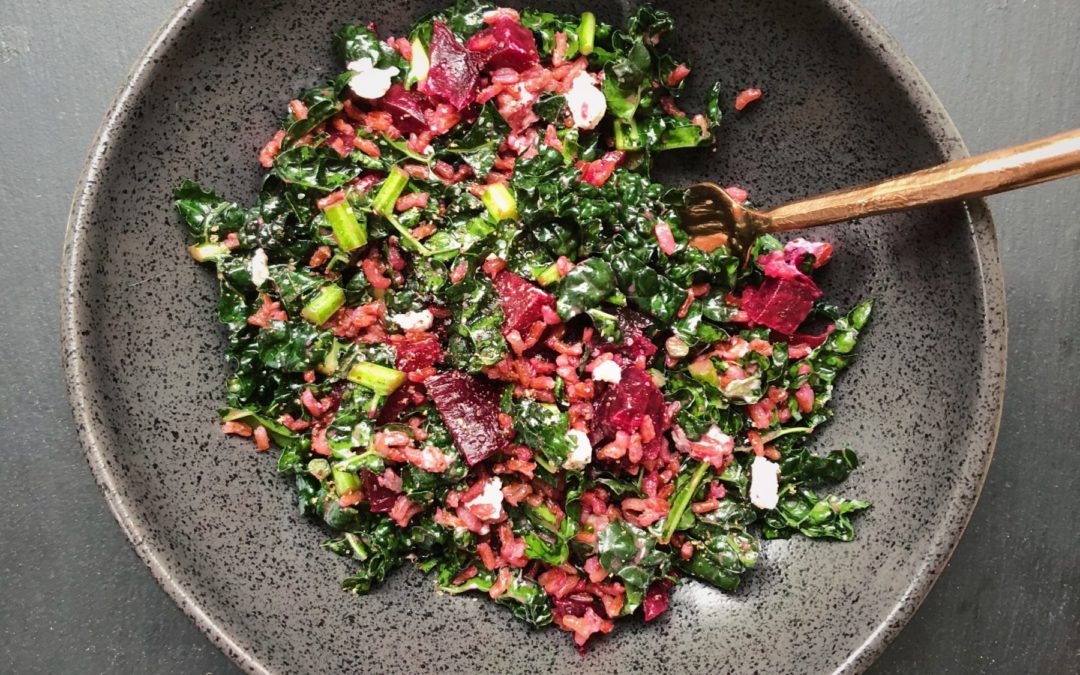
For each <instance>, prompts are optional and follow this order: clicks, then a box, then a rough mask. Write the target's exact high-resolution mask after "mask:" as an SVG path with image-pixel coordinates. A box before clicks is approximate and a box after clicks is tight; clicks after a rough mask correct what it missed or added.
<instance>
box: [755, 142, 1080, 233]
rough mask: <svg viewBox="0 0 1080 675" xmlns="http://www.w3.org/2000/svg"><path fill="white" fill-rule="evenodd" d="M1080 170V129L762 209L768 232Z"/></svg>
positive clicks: (1009, 186)
mask: <svg viewBox="0 0 1080 675" xmlns="http://www.w3.org/2000/svg"><path fill="white" fill-rule="evenodd" d="M1076 173H1080V129H1073V130H1072V131H1066V132H1065V133H1061V134H1057V135H1056V136H1050V137H1048V138H1043V139H1040V140H1037V141H1031V142H1030V143H1024V144H1023V145H1014V146H1012V147H1010V148H1004V149H1002V150H995V151H994V152H988V153H986V154H985V155H978V156H976V157H967V158H964V159H957V160H954V161H951V162H946V163H945V164H940V165H938V166H934V167H930V168H929V169H923V170H922V171H916V172H914V173H909V174H905V175H903V176H898V177H896V178H889V179H887V180H883V181H880V182H877V183H870V184H869V185H862V186H859V187H853V188H847V189H844V190H837V191H835V192H829V193H827V194H824V195H820V196H817V197H810V198H808V199H800V200H798V201H795V202H790V203H788V204H784V205H783V206H778V207H776V208H774V209H771V210H769V211H766V212H765V213H764V214H763V215H765V216H766V217H767V218H768V219H769V220H771V221H772V222H771V226H770V227H769V228H768V229H769V230H770V231H774V232H782V231H785V230H796V229H799V228H803V227H813V226H815V225H826V224H828V223H837V222H840V221H844V220H851V219H853V218H861V217H863V216H872V215H875V214H878V213H891V212H893V211H903V210H906V209H909V208H912V207H914V206H925V205H929V204H937V203H939V202H946V201H952V200H954V199H963V198H965V197H981V196H984V195H990V194H995V193H998V192H1005V191H1008V190H1015V189H1016V188H1021V187H1025V186H1028V185H1034V184H1036V183H1042V182H1044V181H1048V180H1054V179H1056V178H1064V177H1066V176H1071V175H1074V174H1076Z"/></svg>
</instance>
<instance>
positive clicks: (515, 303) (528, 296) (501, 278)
mask: <svg viewBox="0 0 1080 675" xmlns="http://www.w3.org/2000/svg"><path fill="white" fill-rule="evenodd" d="M494 284H495V290H496V291H498V293H499V306H500V307H502V311H503V334H504V335H505V334H506V333H509V332H510V331H512V330H516V331H518V332H519V333H522V334H524V333H525V331H526V330H528V329H529V327H530V326H532V325H533V323H535V322H537V321H543V320H544V306H545V305H546V306H547V307H550V308H552V309H555V297H554V296H552V295H550V294H549V293H545V292H544V291H543V290H541V289H540V287H539V286H536V285H535V284H533V283H531V282H529V281H528V280H526V279H524V278H522V277H520V276H518V275H516V274H514V273H513V272H507V271H506V270H503V271H502V272H499V273H498V274H497V275H496V276H495V281H494Z"/></svg>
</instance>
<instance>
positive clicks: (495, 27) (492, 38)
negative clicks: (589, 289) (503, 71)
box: [465, 16, 540, 73]
mask: <svg viewBox="0 0 1080 675" xmlns="http://www.w3.org/2000/svg"><path fill="white" fill-rule="evenodd" d="M465 46H466V47H468V48H469V49H470V50H472V51H475V52H477V53H479V54H483V56H484V62H485V66H484V67H485V68H487V69H489V70H494V69H496V68H513V69H514V70H516V71H518V72H519V73H520V72H521V71H523V70H525V69H527V68H528V67H529V66H533V65H536V64H537V63H539V62H540V55H539V54H538V53H537V51H536V39H535V38H534V37H533V33H532V31H531V30H529V29H528V28H526V27H525V26H522V25H521V24H520V23H518V22H517V21H515V20H514V19H513V18H511V17H509V16H500V17H498V18H497V19H495V23H493V24H492V25H491V28H487V29H485V30H482V31H480V32H478V33H476V34H475V35H473V36H472V37H471V38H469V41H468V42H467V43H466V45H465Z"/></svg>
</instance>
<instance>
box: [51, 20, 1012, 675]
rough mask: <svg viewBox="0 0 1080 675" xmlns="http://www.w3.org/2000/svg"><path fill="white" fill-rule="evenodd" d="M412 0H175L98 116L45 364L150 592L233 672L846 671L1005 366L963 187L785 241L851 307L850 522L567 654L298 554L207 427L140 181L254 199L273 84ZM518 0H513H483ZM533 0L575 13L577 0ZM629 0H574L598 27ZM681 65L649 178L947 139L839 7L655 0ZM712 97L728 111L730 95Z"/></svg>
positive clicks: (201, 389) (176, 265)
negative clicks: (719, 118) (711, 108)
mask: <svg viewBox="0 0 1080 675" xmlns="http://www.w3.org/2000/svg"><path fill="white" fill-rule="evenodd" d="M441 4H442V3H441V2H420V1H404V2H398V3H379V2H371V1H368V0H349V1H347V2H346V1H341V0H330V1H327V0H297V1H294V2H274V3H250V2H248V3H245V2H206V3H200V2H195V3H191V4H189V5H187V6H186V7H185V8H182V9H181V11H180V15H179V18H177V19H176V20H174V23H173V25H172V26H171V27H170V28H169V29H168V31H167V32H166V33H165V35H164V37H163V38H162V39H161V40H160V41H159V42H158V43H157V44H156V46H155V47H154V48H153V50H152V52H151V54H150V56H149V57H148V58H149V60H148V61H147V62H146V63H145V64H144V67H142V68H141V69H140V70H138V71H137V74H136V77H135V79H134V80H133V82H132V85H131V87H129V89H128V90H127V91H126V92H125V93H124V94H123V96H122V98H121V100H120V102H119V104H118V107H117V108H116V109H115V110H114V113H113V115H112V117H111V118H110V120H109V121H108V122H107V124H106V126H105V127H104V129H103V134H104V135H103V138H102V145H101V146H100V147H99V148H98V151H97V154H96V156H95V159H94V161H93V162H92V164H91V165H90V168H89V171H88V175H87V180H86V182H85V183H84V186H83V191H82V193H81V196H80V197H79V198H78V199H77V201H76V209H75V211H74V213H73V220H72V231H71V233H70V240H69V246H68V251H67V253H66V256H67V258H66V262H65V273H66V293H65V298H64V303H65V336H64V338H65V358H66V361H67V366H68V372H69V380H70V383H71V393H72V401H73V406H74V408H75V412H76V418H77V420H78V422H79V426H80V430H81V433H82V435H83V439H84V442H85V444H86V445H87V450H88V454H89V456H90V460H91V464H92V466H93V467H94V469H95V471H96V472H97V475H98V478H99V480H100V481H101V482H102V485H103V487H104V489H105V491H106V495H107V497H108V498H109V500H110V502H111V504H112V506H113V508H114V510H115V511H116V512H117V515H118V518H119V519H120V520H121V522H122V524H123V526H124V527H125V529H126V530H127V532H128V534H129V536H131V538H132V540H133V542H134V543H135V544H136V547H137V549H138V550H139V552H140V554H141V555H143V556H144V558H145V559H147V561H148V562H149V563H150V564H151V567H152V568H153V569H154V571H155V574H156V575H157V576H158V577H159V579H161V581H162V583H163V585H164V586H165V587H166V589H167V590H169V592H170V593H172V594H173V595H174V597H176V598H177V599H178V600H179V601H180V602H181V603H182V604H183V605H184V606H185V609H186V610H187V611H188V612H189V613H191V614H192V615H193V616H194V617H195V618H196V620H197V621H199V623H200V625H201V626H203V628H204V629H205V630H206V631H207V632H208V634H210V636H211V637H212V638H213V639H214V640H215V641H216V642H217V643H218V644H219V645H222V646H223V647H225V648H227V649H228V650H229V651H230V652H231V653H232V654H233V656H234V657H235V658H237V659H238V661H239V662H240V663H241V665H243V666H245V667H246V668H248V669H250V670H263V669H266V670H271V671H278V672H328V671H332V670H339V671H340V670H356V669H360V668H366V669H371V670H377V671H383V672H387V671H391V670H416V669H421V668H422V667H423V666H431V665H432V664H435V663H438V664H440V667H441V668H440V669H443V668H445V670H447V671H449V672H477V671H497V672H537V671H542V672H564V671H565V672H571V671H574V672H577V671H581V670H604V671H612V670H618V671H622V670H630V669H634V670H651V671H657V670H659V671H663V672H687V671H688V672H699V671H705V670H706V669H708V670H710V671H712V670H717V669H719V670H721V671H723V670H728V669H730V670H738V671H744V670H748V669H756V670H760V671H762V672H774V673H781V672H795V671H798V672H807V671H825V670H833V669H837V668H841V669H858V668H859V667H861V666H864V665H865V664H866V663H868V662H869V660H870V659H872V657H873V656H874V655H875V654H876V653H877V652H878V651H879V650H880V648H882V646H883V645H884V643H885V641H886V640H887V639H888V637H890V636H891V635H892V634H893V633H894V632H895V631H896V630H898V629H899V627H900V626H901V625H902V623H903V622H904V621H905V620H906V618H907V616H909V615H910V613H911V612H913V611H914V609H915V607H916V606H917V605H918V602H919V601H920V600H921V598H922V597H923V595H924V594H925V592H926V591H927V590H928V589H929V586H930V584H931V583H932V581H933V579H934V577H935V576H936V573H937V571H938V570H939V569H940V568H941V567H942V566H943V565H944V561H945V559H946V558H947V556H948V553H949V552H950V551H951V548H952V545H953V544H954V543H955V541H956V539H957V538H958V537H959V535H960V532H961V531H962V529H963V525H964V523H965V522H966V519H967V516H968V514H969V513H970V508H971V507H972V506H973V504H974V500H975V498H976V496H977V493H978V488H979V485H980V484H981V479H982V476H983V474H984V471H985V467H986V464H987V462H988V460H989V455H990V450H991V447H992V443H993V437H994V433H995V430H996V419H997V413H998V411H999V407H1000V393H1001V377H1002V369H1003V364H1004V357H1003V348H1004V328H1003V316H1002V313H1003V299H1002V294H1001V290H1000V267H999V265H998V262H997V253H996V248H995V245H994V241H993V229H992V225H991V224H990V221H989V218H988V216H987V215H986V213H985V212H984V211H983V210H982V208H981V206H980V205H979V204H972V205H968V206H967V207H965V206H964V205H953V206H944V207H937V208H932V209H925V210H921V211H917V212H912V213H908V214H896V215H891V216H886V217H877V218H869V219H866V220H865V221H863V222H861V223H858V224H848V225H843V226H838V227H832V228H826V229H823V230H819V231H818V232H815V233H814V235H815V236H818V237H822V238H824V239H827V240H829V241H832V242H833V243H834V245H835V246H836V248H837V254H836V255H835V256H834V258H833V262H832V263H830V265H829V266H828V267H827V268H826V271H825V272H824V274H823V275H822V284H823V287H824V288H825V291H826V294H827V297H829V298H831V299H833V300H834V301H835V302H836V303H837V304H838V305H840V306H841V307H848V306H850V305H852V304H854V303H855V302H857V301H858V300H860V299H862V298H866V297H874V298H876V299H877V305H876V308H875V316H874V318H873V320H872V324H871V328H870V329H869V330H868V332H867V334H866V337H865V339H864V341H863V342H862V346H861V352H860V356H859V358H858V360H857V361H856V363H855V364H854V365H853V366H852V367H851V368H850V370H849V371H848V372H847V373H846V374H845V375H843V376H842V378H841V380H840V382H839V386H838V390H837V394H836V398H835V404H834V409H835V412H836V419H835V420H834V421H833V422H832V423H830V425H828V427H827V428H826V429H824V430H823V433H821V434H820V436H819V439H818V441H817V444H816V446H815V447H816V448H817V449H818V450H819V451H822V452H824V451H827V450H830V449H833V448H837V447H844V446H846V447H851V448H853V449H855V450H856V451H857V453H858V454H859V456H860V458H861V460H862V464H863V466H862V467H861V468H860V469H859V471H857V472H856V473H855V474H854V475H853V476H852V478H851V479H850V480H849V481H848V482H847V483H846V484H845V485H843V486H842V491H843V493H845V494H847V495H850V496H861V497H865V498H868V499H870V500H872V501H873V503H874V508H873V510H871V511H870V512H869V513H867V514H865V515H863V516H861V517H860V518H859V521H858V523H857V529H858V532H859V538H858V540H857V541H856V542H855V543H853V544H833V543H826V542H813V541H807V540H801V539H797V540H793V541H790V542H788V541H774V542H768V543H766V544H764V555H763V559H762V561H761V563H760V565H759V569H758V570H756V571H755V572H753V573H752V574H750V575H749V576H748V578H747V579H746V582H745V585H744V586H743V587H742V588H741V589H740V590H739V591H738V592H736V593H733V594H725V593H721V592H719V591H717V590H715V589H712V588H709V587H706V586H704V585H701V584H698V583H688V584H686V585H684V586H682V587H680V588H679V589H678V590H677V591H676V593H675V598H674V601H673V603H672V610H671V611H670V612H669V613H668V614H667V615H666V616H665V617H663V618H662V619H661V620H658V621H656V622H655V623H654V624H653V625H649V626H645V625H644V624H641V623H637V624H635V623H631V624H630V625H628V626H622V627H620V628H618V629H617V630H616V631H615V632H614V633H613V634H612V635H610V636H608V637H607V638H605V639H603V640H598V641H596V643H595V644H594V645H593V646H592V648H591V650H590V652H589V654H588V656H586V657H584V658H582V657H579V656H578V655H577V654H576V653H575V651H574V649H573V647H572V645H571V643H570V640H569V639H567V637H566V636H565V635H563V634H561V633H560V632H559V631H557V630H554V629H552V630H548V631H543V632H534V631H531V630H529V629H528V628H527V627H525V626H524V625H522V624H519V623H517V622H516V621H514V620H513V619H512V618H511V617H510V616H509V614H508V613H507V612H505V611H504V610H502V609H500V608H497V607H495V606H494V605H492V604H491V603H488V602H482V601H478V600H474V599H466V598H461V597H450V596H446V595H438V594H436V593H435V592H433V591H434V589H433V583H432V581H431V580H430V579H429V578H425V577H424V576H423V575H421V574H420V573H419V572H416V571H415V570H411V569H406V570H402V571H400V572H398V573H396V574H394V575H393V577H392V578H391V579H389V580H388V581H387V583H385V584H384V585H383V587H382V588H380V589H378V590H376V591H375V592H373V593H371V594H370V595H368V596H364V597H361V598H357V597H353V596H351V595H348V594H346V593H343V592H341V591H340V590H339V588H338V583H339V581H340V579H341V578H343V577H344V576H345V575H346V574H347V573H348V568H349V565H348V562H347V561H344V560H342V559H340V558H338V557H337V556H334V555H332V554H330V553H328V552H325V551H322V550H320V549H319V544H320V542H321V541H322V540H323V539H324V538H325V533H324V532H323V531H322V530H321V529H320V528H319V527H318V526H317V525H314V524H312V523H309V522H307V521H305V520H303V519H301V518H300V517H299V516H298V515H297V513H296V511H295V508H294V496H293V487H292V486H291V485H290V484H289V483H288V481H286V480H285V479H282V478H280V477H279V476H277V475H276V474H275V470H274V461H273V459H272V458H269V457H266V456H264V455H257V454H255V453H253V452H252V451H251V448H250V444H249V443H245V442H242V441H233V440H230V439H228V438H225V437H223V436H222V435H221V434H220V432H219V430H218V424H217V418H216V415H215V413H214V410H215V409H216V407H218V406H219V405H220V404H221V403H222V401H223V399H224V397H223V387H224V380H225V378H226V374H227V371H226V367H225V363H224V358H223V351H224V332H223V329H222V328H220V327H219V326H218V325H217V323H216V321H215V317H214V303H215V295H216V285H215V282H214V279H213V277H212V275H211V274H209V273H208V272H207V271H206V270H204V269H201V268H199V267H198V266H196V265H195V264H193V263H192V261H191V260H190V258H189V257H188V256H187V254H186V252H185V250H184V246H185V241H184V234H183V230H182V227H181V224H180V222H179V220H178V218H177V217H176V216H175V215H174V212H173V210H172V206H171V203H170V200H169V193H170V190H171V188H172V187H173V186H174V185H176V184H177V183H178V182H179V181H180V180H181V179H183V178H185V177H192V178H195V179H196V180H198V181H200V182H202V183H203V184H205V185H208V186H212V187H215V188H216V189H217V190H218V191H219V192H221V193H223V194H225V195H227V196H229V197H230V198H232V199H235V200H237V201H240V202H248V203H250V201H251V200H252V199H253V197H254V195H255V193H256V190H257V186H258V182H259V176H260V168H259V167H258V164H257V162H256V154H257V151H258V149H259V148H260V147H261V146H262V144H263V143H264V142H265V141H266V139H267V138H268V137H269V136H270V135H272V133H273V130H274V129H275V127H276V123H277V120H278V118H279V117H280V116H282V115H283V114H284V113H285V111H286V103H287V101H288V100H289V98H291V96H292V95H293V94H294V93H295V92H297V91H298V90H300V89H301V88H304V87H307V86H310V85H312V84H314V83H317V82H318V81H320V80H321V79H322V78H325V77H329V76H331V75H333V74H336V72H337V67H336V66H335V64H334V63H333V60H332V57H331V53H330V46H329V44H330V36H331V34H332V33H333V31H335V30H336V29H337V27H339V26H340V25H341V24H343V23H346V22H350V21H352V22H363V23H366V22H368V21H371V20H374V21H376V22H378V24H379V27H380V29H381V30H382V31H383V32H384V34H386V33H395V32H396V33H398V34H400V32H401V31H403V30H404V29H405V28H406V27H407V26H408V25H409V24H410V23H411V22H412V21H413V20H415V19H416V18H418V17H419V16H421V15H422V14H423V13H425V12H427V11H430V10H432V9H435V8H437V7H439V6H441ZM511 4H515V5H516V4H518V3H511ZM530 4H532V5H534V6H541V7H545V8H553V9H561V10H565V11H575V10H577V11H580V9H581V7H580V6H579V5H578V4H577V3H568V2H564V3H551V2H534V3H530ZM634 4H635V3H633V2H613V1H610V0H599V1H597V2H594V3H592V4H591V5H590V9H592V10H593V11H595V12H596V13H597V14H598V16H600V18H601V19H604V20H607V21H611V22H621V21H622V20H623V18H624V17H625V16H626V14H627V13H628V12H629V11H630V9H631V8H632V6H633V5H634ZM659 4H660V5H661V6H665V7H667V8H669V9H670V10H671V11H672V12H673V13H674V14H675V15H676V17H677V19H678V26H679V27H678V32H677V34H676V37H675V41H676V44H677V50H678V51H679V52H681V53H682V54H684V55H687V56H689V57H690V58H691V59H692V60H693V64H694V73H693V75H692V78H691V84H692V86H691V92H690V94H691V97H690V101H689V102H688V104H687V107H688V108H693V107H700V105H701V103H702V101H703V99H704V93H705V91H706V90H707V89H708V87H709V85H710V84H711V83H712V82H714V81H716V80H719V81H720V82H721V83H722V86H723V87H724V91H726V92H728V93H729V94H730V95H729V97H728V100H729V101H730V100H731V99H732V98H733V97H734V94H735V93H736V92H737V91H739V90H740V89H742V88H744V87H747V86H751V85H755V86H760V87H762V88H763V89H764V91H765V97H764V99H763V100H762V101H759V102H758V104H757V105H756V106H755V107H753V108H752V109H750V110H748V111H746V112H745V113H743V114H731V115H729V116H728V118H727V119H726V121H725V123H724V125H723V128H722V131H721V133H720V142H719V146H718V148H717V149H716V151H714V152H710V151H706V150H702V151H686V152H681V153H680V154H677V155H676V154H673V153H672V154H669V156H666V157H665V158H664V159H663V161H662V162H661V165H660V173H659V176H660V177H661V178H662V179H663V180H665V181H666V182H669V183H670V184H688V183H690V182H692V181H695V180H700V179H704V178H710V179H715V180H717V181H719V182H721V183H724V184H732V183H734V184H738V185H741V186H743V187H745V188H747V189H749V190H750V193H751V197H752V198H753V199H754V200H755V201H756V202H758V203H760V204H766V205H768V204H777V203H780V202H782V201H784V200H788V199H792V198H796V197H799V196H804V195H809V194H813V193H817V192H821V191H826V190H829V189H834V188H837V187H842V186H847V185H852V184H856V183H859V182H863V181H868V180H872V179H877V178H882V177H885V176H888V175H891V174H896V173H899V172H903V171H908V170H912V169H915V168H919V167H922V166H926V165H929V164H931V163H934V162H937V161H940V160H942V159H944V158H945V157H947V156H949V155H950V154H954V153H957V152H960V151H961V146H960V145H959V143H958V141H957V139H956V137H955V134H954V132H953V130H952V127H951V125H950V124H949V122H948V119H947V117H945V115H944V112H943V111H942V110H941V108H940V105H939V104H938V103H937V101H936V99H935V98H934V97H933V96H932V94H930V93H929V91H928V90H927V89H926V87H925V85H924V84H923V83H922V81H921V79H920V78H919V77H918V74H917V73H916V72H915V71H914V69H913V68H911V67H910V64H907V62H906V61H905V60H904V59H903V57H902V56H901V55H899V53H898V52H897V50H896V48H895V46H893V45H892V43H891V41H889V40H888V39H886V38H883V37H882V35H881V33H880V32H879V29H878V28H877V27H876V25H875V24H873V22H872V20H870V19H868V18H867V17H866V16H865V15H864V14H862V12H861V10H859V9H857V8H855V7H852V6H850V5H848V4H846V3H842V2H788V1H781V2H770V3H738V2H737V3H707V4H702V3H675V2H661V3H659ZM729 107H730V106H729Z"/></svg>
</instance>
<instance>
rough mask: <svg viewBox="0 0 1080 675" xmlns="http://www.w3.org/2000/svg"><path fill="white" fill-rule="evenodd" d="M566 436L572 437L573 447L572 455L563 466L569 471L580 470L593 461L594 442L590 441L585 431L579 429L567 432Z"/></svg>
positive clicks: (571, 449)
mask: <svg viewBox="0 0 1080 675" xmlns="http://www.w3.org/2000/svg"><path fill="white" fill-rule="evenodd" d="M566 437H567V438H569V439H570V443H571V444H572V447H571V448H570V455H569V456H568V457H567V458H566V461H565V462H563V465H562V466H563V468H564V469H566V470H567V471H580V470H582V469H584V468H585V465H586V464H588V463H589V462H591V461H592V443H590V442H589V437H588V436H587V435H586V434H585V432H584V431H579V430H577V429H571V430H570V431H568V432H566Z"/></svg>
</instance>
